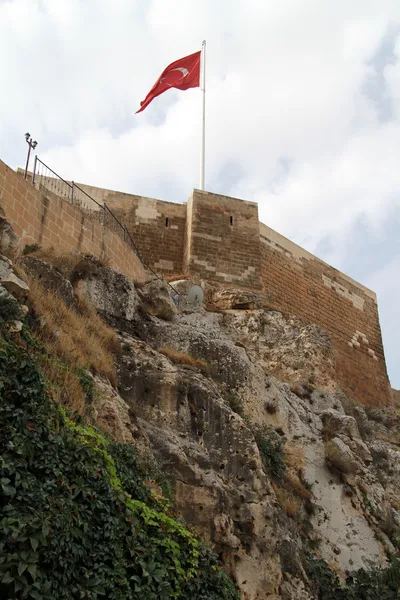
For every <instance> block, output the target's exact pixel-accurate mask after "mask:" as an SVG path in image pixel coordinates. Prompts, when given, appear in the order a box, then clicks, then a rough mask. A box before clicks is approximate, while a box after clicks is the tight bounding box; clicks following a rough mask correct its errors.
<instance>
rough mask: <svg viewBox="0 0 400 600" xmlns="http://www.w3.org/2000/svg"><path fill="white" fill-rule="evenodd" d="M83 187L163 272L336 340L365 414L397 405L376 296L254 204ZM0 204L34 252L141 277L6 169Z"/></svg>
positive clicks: (103, 239)
mask: <svg viewBox="0 0 400 600" xmlns="http://www.w3.org/2000/svg"><path fill="white" fill-rule="evenodd" d="M79 186H80V188H81V189H83V190H84V191H86V192H87V193H88V194H90V196H91V197H92V198H94V199H95V200H96V201H97V202H98V203H99V204H100V205H102V204H103V203H106V204H107V206H108V207H110V208H111V209H112V211H113V212H114V213H115V214H116V215H117V216H118V217H119V218H120V219H121V221H123V222H124V223H125V225H126V226H127V229H128V231H129V232H130V233H131V235H132V236H133V238H134V240H135V242H136V244H137V246H138V248H139V249H140V253H141V255H142V257H143V259H144V261H145V262H146V263H147V264H148V265H150V267H152V268H153V269H154V270H155V271H157V272H159V273H162V274H164V275H177V276H179V275H181V274H190V275H193V276H196V277H198V278H200V279H203V280H208V281H213V282H216V283H218V284H219V285H221V286H226V287H243V288H246V289H250V290H254V291H257V292H260V293H262V294H263V295H265V296H266V297H267V298H268V299H269V300H270V301H271V303H273V304H274V305H275V306H277V307H278V308H279V309H281V310H283V311H286V312H288V313H290V314H294V315H297V316H299V317H302V318H303V319H304V320H305V321H306V322H309V323H315V324H317V325H319V326H321V327H322V328H323V329H324V330H325V331H326V332H327V333H328V334H329V336H330V338H331V341H332V348H333V353H334V357H335V361H336V380H337V382H338V384H339V385H340V386H341V387H342V388H343V390H344V391H346V392H349V393H351V394H352V395H353V396H354V397H355V398H356V399H357V400H358V401H359V402H360V403H362V404H365V405H371V406H374V405H375V406H376V405H384V404H389V403H391V402H392V396H391V392H390V386H389V380H388V376H387V371H386V364H385V356H384V350H383V344H382V336H381V330H380V325H379V315H378V306H377V301H376V295H375V294H374V292H372V291H371V290H369V289H368V288H366V287H365V286H363V285H361V284H360V283H358V282H356V281H354V280H353V279H351V278H350V277H348V276H347V275H345V274H343V273H341V272H340V271H338V270H337V269H334V268H333V267H331V266H330V265H328V264H326V263H324V262H323V261H321V260H320V259H318V258H317V257H315V256H313V255H312V254H310V253H309V252H307V251H306V250H304V249H303V248H301V247H300V246H298V245H297V244H294V243H293V242H291V241H290V240H288V239H287V238H285V237H284V236H282V235H280V234H279V233H277V232H276V231H274V230H273V229H271V228H270V227H268V226H267V225H265V224H263V223H260V222H259V218H258V205H257V204H256V203H254V202H249V201H246V200H239V199H237V198H230V197H227V196H222V195H218V194H213V193H210V192H204V191H200V190H193V192H192V194H191V196H190V198H189V200H188V202H187V203H185V204H176V203H173V202H163V201H161V200H156V199H154V198H145V197H142V196H137V195H131V194H126V193H122V192H116V191H113V190H106V189H102V188H97V187H93V186H88V185H84V184H79ZM2 188H3V189H2ZM13 190H15V193H16V194H17V195H18V194H19V196H18V202H16V198H15V194H14V192H13ZM60 203H62V204H60ZM0 204H2V206H3V209H4V210H5V212H6V216H7V218H9V219H10V220H11V222H12V224H13V225H14V226H15V228H16V231H17V233H18V234H19V235H20V236H21V237H22V238H23V239H24V240H25V241H26V243H33V242H39V243H40V244H41V245H44V246H46V245H47V246H49V245H56V246H57V247H60V248H62V249H67V248H68V249H72V248H77V249H81V250H82V251H85V252H92V253H94V254H102V255H105V256H109V257H111V263H112V266H113V267H114V268H116V269H119V270H121V271H122V272H124V273H125V274H127V275H128V276H130V277H134V278H135V277H136V278H137V277H139V276H140V277H143V269H142V266H141V265H140V263H139V261H138V260H137V257H136V256H134V255H132V253H130V254H129V252H128V250H127V249H126V248H125V247H124V245H123V244H121V240H120V238H118V240H117V239H115V240H114V238H113V237H112V232H106V230H105V228H103V229H102V227H101V225H100V224H99V223H95V224H94V223H92V222H91V221H90V220H87V219H85V216H84V215H83V214H75V212H74V214H73V215H72V213H71V215H70V214H69V212H71V211H72V212H73V211H78V209H77V208H75V207H73V206H68V204H67V203H65V202H63V201H61V200H59V199H56V198H53V197H52V195H51V194H45V195H43V194H40V192H38V191H37V190H36V189H35V188H33V187H32V186H31V185H30V184H29V183H26V182H25V181H23V180H22V179H21V178H20V177H19V176H18V175H16V174H15V173H14V172H13V171H11V170H10V169H8V167H6V165H4V163H1V161H0ZM67 213H68V214H67ZM28 216H29V218H28ZM53 225H54V227H56V226H57V232H56V233H55V232H53V231H52V226H53ZM83 231H85V232H86V233H88V234H89V236H86V237H85V236H83V235H82V232H83ZM86 238H87V239H86ZM114 242H115V243H114Z"/></svg>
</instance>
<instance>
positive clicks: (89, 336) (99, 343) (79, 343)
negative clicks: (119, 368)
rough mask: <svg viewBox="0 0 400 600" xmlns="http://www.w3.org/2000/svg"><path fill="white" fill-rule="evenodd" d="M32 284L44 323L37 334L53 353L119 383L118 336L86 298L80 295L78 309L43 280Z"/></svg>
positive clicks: (73, 365) (31, 295) (33, 300)
mask: <svg viewBox="0 0 400 600" xmlns="http://www.w3.org/2000/svg"><path fill="white" fill-rule="evenodd" d="M29 286H30V293H29V298H30V302H31V303H32V305H33V308H34V312H35V314H36V316H37V317H39V319H40V320H39V322H41V326H39V327H37V336H38V338H39V339H40V341H41V342H42V343H43V345H44V346H45V347H46V349H47V351H48V353H49V355H50V356H52V357H56V358H59V359H61V360H62V362H63V363H65V364H66V365H69V366H70V367H71V368H75V369H76V368H82V369H88V370H90V371H91V372H92V373H93V374H96V373H98V374H100V375H105V376H106V377H108V379H109V380H110V381H111V383H112V384H113V385H114V386H115V385H116V371H115V364H114V358H115V354H116V352H117V349H118V343H117V339H116V335H115V333H114V332H113V331H112V330H111V329H110V328H109V327H108V326H107V325H106V324H105V323H104V322H103V321H102V319H101V318H100V317H99V315H98V314H97V312H96V310H95V308H94V307H93V306H92V305H91V304H90V303H89V302H88V301H87V300H86V299H85V298H83V297H78V299H77V300H78V310H79V312H75V311H74V310H72V309H71V308H68V307H67V306H66V305H65V303H64V302H63V300H62V299H61V298H60V296H59V295H58V294H57V293H55V292H49V291H47V290H46V289H45V288H44V287H43V286H42V285H41V284H40V283H39V282H37V281H34V280H30V281H29Z"/></svg>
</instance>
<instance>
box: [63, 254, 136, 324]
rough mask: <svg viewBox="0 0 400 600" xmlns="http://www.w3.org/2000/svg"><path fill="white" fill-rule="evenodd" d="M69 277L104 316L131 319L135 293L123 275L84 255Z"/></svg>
mask: <svg viewBox="0 0 400 600" xmlns="http://www.w3.org/2000/svg"><path fill="white" fill-rule="evenodd" d="M71 280H72V284H73V285H74V286H75V289H76V290H77V291H78V293H83V295H85V296H87V297H88V299H89V300H90V301H91V302H92V304H93V305H94V306H95V307H96V309H97V310H98V311H99V312H101V313H103V314H104V315H105V316H106V317H111V318H114V319H122V320H125V321H130V320H132V318H133V316H134V315H135V313H136V310H137V308H138V305H139V297H138V294H137V291H136V288H135V286H134V284H133V283H132V282H131V281H130V280H129V279H128V278H127V277H125V275H122V274H121V273H117V272H116V271H112V270H111V269H108V268H106V267H104V266H101V265H100V264H98V263H97V261H96V260H95V259H91V258H90V257H86V259H85V260H84V261H82V263H81V264H80V265H79V266H78V267H77V269H76V270H75V271H74V273H73V275H72V277H71Z"/></svg>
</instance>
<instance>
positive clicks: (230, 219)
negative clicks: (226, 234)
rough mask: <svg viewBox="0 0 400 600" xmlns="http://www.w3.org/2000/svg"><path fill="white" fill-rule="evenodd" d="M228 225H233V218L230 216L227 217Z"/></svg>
mask: <svg viewBox="0 0 400 600" xmlns="http://www.w3.org/2000/svg"><path fill="white" fill-rule="evenodd" d="M229 221H230V224H231V225H233V217H232V215H231V216H230V217H229Z"/></svg>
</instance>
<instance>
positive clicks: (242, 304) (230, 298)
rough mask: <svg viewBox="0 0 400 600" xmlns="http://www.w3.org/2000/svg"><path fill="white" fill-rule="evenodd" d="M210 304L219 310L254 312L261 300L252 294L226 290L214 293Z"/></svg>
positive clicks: (243, 291) (237, 290) (260, 304)
mask: <svg viewBox="0 0 400 600" xmlns="http://www.w3.org/2000/svg"><path fill="white" fill-rule="evenodd" d="M211 303H212V305H213V306H214V307H215V308H218V309H220V310H231V309H236V310H254V309H256V308H260V307H261V306H262V304H263V300H262V298H260V296H258V295H257V294H254V293H253V292H248V291H246V290H239V289H228V290H218V291H216V292H214V294H213V295H212V298H211Z"/></svg>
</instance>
